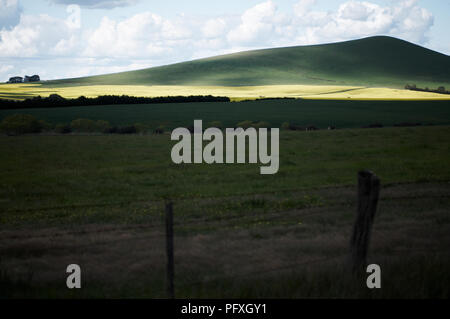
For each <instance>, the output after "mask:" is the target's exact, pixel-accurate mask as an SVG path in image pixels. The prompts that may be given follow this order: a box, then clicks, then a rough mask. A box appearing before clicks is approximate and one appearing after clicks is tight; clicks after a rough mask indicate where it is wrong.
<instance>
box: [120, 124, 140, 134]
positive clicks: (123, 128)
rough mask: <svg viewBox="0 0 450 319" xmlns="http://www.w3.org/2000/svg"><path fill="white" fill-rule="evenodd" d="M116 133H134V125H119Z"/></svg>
mask: <svg viewBox="0 0 450 319" xmlns="http://www.w3.org/2000/svg"><path fill="white" fill-rule="evenodd" d="M117 133H119V134H136V133H137V131H136V127H134V126H133V125H131V126H121V127H119V128H118V130H117Z"/></svg>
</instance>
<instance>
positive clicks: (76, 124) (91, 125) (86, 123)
mask: <svg viewBox="0 0 450 319" xmlns="http://www.w3.org/2000/svg"><path fill="white" fill-rule="evenodd" d="M70 127H71V128H72V130H73V131H74V132H83V133H92V132H96V131H98V129H97V124H96V123H95V121H93V120H88V119H76V120H73V121H72V122H71V123H70Z"/></svg>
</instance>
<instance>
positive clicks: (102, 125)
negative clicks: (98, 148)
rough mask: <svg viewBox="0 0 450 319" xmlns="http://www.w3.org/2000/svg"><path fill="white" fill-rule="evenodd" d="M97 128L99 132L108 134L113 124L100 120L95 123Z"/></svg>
mask: <svg viewBox="0 0 450 319" xmlns="http://www.w3.org/2000/svg"><path fill="white" fill-rule="evenodd" d="M95 126H96V129H97V131H98V132H102V133H106V132H107V131H108V130H109V128H110V127H111V124H110V123H109V122H108V121H104V120H98V121H97V122H95Z"/></svg>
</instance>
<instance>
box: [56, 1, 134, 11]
mask: <svg viewBox="0 0 450 319" xmlns="http://www.w3.org/2000/svg"><path fill="white" fill-rule="evenodd" d="M51 1H52V2H54V3H58V4H67V5H70V4H76V5H79V6H82V7H87V8H89V9H112V8H116V7H128V6H132V5H135V4H137V3H138V2H139V0H51Z"/></svg>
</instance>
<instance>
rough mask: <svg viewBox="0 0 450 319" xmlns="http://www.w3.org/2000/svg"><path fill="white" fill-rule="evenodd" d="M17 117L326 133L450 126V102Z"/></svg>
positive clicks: (259, 104)
mask: <svg viewBox="0 0 450 319" xmlns="http://www.w3.org/2000/svg"><path fill="white" fill-rule="evenodd" d="M14 113H25V114H32V115H34V116H36V117H37V118H38V119H43V120H46V121H48V122H50V123H53V124H57V123H70V122H71V121H72V120H74V119H77V118H88V119H93V120H107V121H109V122H110V123H111V124H113V125H131V124H135V123H143V124H147V125H149V126H150V127H152V128H155V127H158V126H160V125H165V126H166V127H167V128H175V127H180V126H184V127H188V126H190V125H193V121H194V119H202V120H203V123H205V125H206V124H208V123H209V122H211V121H221V122H222V124H223V125H225V126H227V127H234V125H236V124H237V123H239V122H241V121H244V120H253V121H267V122H269V123H270V124H271V125H272V127H280V126H281V124H282V123H283V122H290V123H295V124H299V125H316V126H317V127H320V128H325V129H326V128H327V127H328V126H330V125H334V126H336V127H337V128H358V127H361V126H363V125H370V124H374V123H381V124H383V125H385V126H392V125H394V124H398V123H403V122H410V123H422V124H423V125H427V124H438V125H439V124H440V125H447V124H450V101H426V102H425V101H347V100H345V101H339V100H338V101H333V100H325V101H324V100H269V101H252V102H241V103H221V102H214V103H181V104H150V105H109V106H83V107H69V108H51V109H45V108H44V109H19V110H0V120H1V119H3V118H4V117H5V116H7V115H10V114H14Z"/></svg>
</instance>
